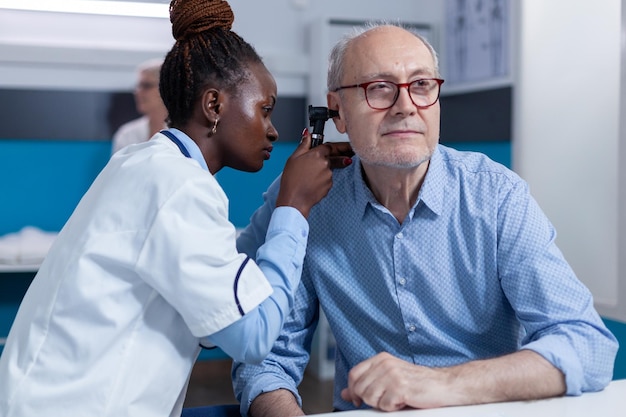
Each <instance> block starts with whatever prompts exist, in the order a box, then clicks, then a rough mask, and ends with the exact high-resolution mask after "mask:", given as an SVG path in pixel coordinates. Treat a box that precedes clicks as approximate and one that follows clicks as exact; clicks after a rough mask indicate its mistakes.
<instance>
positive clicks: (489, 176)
mask: <svg viewBox="0 0 626 417" xmlns="http://www.w3.org/2000/svg"><path fill="white" fill-rule="evenodd" d="M278 185H279V183H278V181H277V182H275V183H274V184H273V185H272V186H271V187H270V189H269V190H268V192H267V193H266V196H265V197H266V203H265V205H264V206H262V207H261V208H260V209H259V210H258V211H257V212H256V213H255V215H254V216H253V219H252V224H251V226H250V227H249V228H248V229H247V230H246V231H245V232H244V233H243V234H242V236H241V237H240V240H239V242H238V246H239V250H240V251H244V252H247V253H248V254H249V255H251V256H253V255H254V252H255V250H256V248H257V247H258V246H259V245H260V244H261V242H262V239H263V236H264V231H265V228H266V226H267V221H268V219H269V215H270V213H271V211H272V209H273V207H274V201H275V199H276V195H277V190H278ZM309 227H310V232H309V241H308V247H307V256H306V258H305V262H304V266H303V276H302V282H301V284H300V286H299V289H298V292H297V294H296V300H295V305H294V309H293V311H292V313H291V315H290V317H289V318H288V320H287V322H286V323H285V326H284V328H283V331H282V335H281V337H280V338H279V340H278V341H277V342H276V344H275V345H274V349H273V353H272V354H271V355H270V356H269V357H268V358H267V359H266V360H265V361H264V363H263V364H261V365H246V366H244V365H241V364H235V372H234V375H235V380H234V386H235V391H236V395H237V398H239V399H240V401H241V402H242V411H244V412H247V409H248V406H249V403H250V402H251V401H252V400H253V399H254V398H255V397H256V396H257V395H258V394H260V393H262V392H267V391H272V390H275V389H277V388H286V389H289V390H291V391H292V392H294V394H296V396H297V388H296V387H297V385H298V384H299V383H300V381H301V379H302V374H303V371H304V368H305V366H306V364H307V362H308V359H309V350H310V344H311V339H312V336H313V332H314V330H315V328H316V325H317V322H318V318H319V306H321V307H322V309H323V310H324V312H325V313H326V316H327V318H328V322H329V324H330V328H331V329H332V332H333V335H334V337H335V339H336V342H337V352H336V358H335V371H336V372H335V393H334V406H335V407H336V408H338V409H341V410H347V409H351V408H354V406H353V405H352V404H350V403H347V402H345V401H343V400H342V399H341V396H340V392H341V389H342V388H345V387H346V386H347V374H348V372H349V370H350V369H351V368H352V367H353V366H355V365H356V364H358V363H359V362H361V361H363V360H365V359H367V358H370V357H371V356H373V355H375V354H377V353H380V352H389V353H391V354H393V355H395V356H397V357H399V358H401V359H404V360H406V361H408V362H411V363H415V364H420V365H425V366H431V367H442V366H451V365H456V364H460V363H464V362H467V361H471V360H476V359H486V358H492V357H494V356H500V355H505V354H508V353H512V352H515V351H517V350H519V349H521V348H524V349H531V350H533V351H535V352H537V353H539V354H540V355H542V356H543V357H544V358H546V359H547V360H548V361H550V362H551V363H552V364H553V365H554V366H555V367H557V368H558V369H560V370H561V371H562V372H563V373H564V374H565V378H566V383H567V394H569V395H578V394H580V393H581V392H584V391H594V390H599V389H602V388H603V387H604V386H605V385H606V384H608V382H609V381H610V380H611V377H612V371H613V362H614V359H615V354H616V351H617V341H616V339H615V337H614V336H613V335H612V334H611V333H610V332H609V331H608V330H607V329H606V327H605V326H604V324H603V323H602V320H601V319H600V317H599V315H598V314H597V312H596V311H595V309H594V307H593V300H592V296H591V294H590V292H589V290H588V289H587V288H586V287H585V286H584V285H583V284H582V283H581V282H580V281H579V280H578V279H577V278H576V276H575V274H574V272H573V271H572V269H571V268H570V266H569V265H568V263H567V262H566V260H565V259H564V257H563V255H562V254H561V252H560V251H559V249H558V248H557V246H556V244H555V238H556V233H555V230H554V228H553V226H552V225H551V224H550V222H549V221H548V219H547V218H546V216H545V215H544V213H543V212H542V211H541V209H540V208H539V206H538V204H537V203H536V202H535V200H534V199H533V198H532V197H531V196H530V194H529V191H528V185H527V183H526V182H524V181H523V180H522V179H521V178H520V177H519V176H518V175H516V174H515V173H514V172H512V171H510V170H509V169H507V168H505V167H504V166H502V165H500V164H497V163H495V162H493V161H491V160H490V159H488V158H487V157H486V156H484V155H482V154H478V153H472V152H458V151H455V150H453V149H450V148H447V147H445V146H441V145H440V146H438V148H437V150H436V151H435V153H434V155H433V157H432V159H431V162H430V166H429V168H428V173H427V175H426V178H425V180H424V183H423V185H422V188H421V190H420V193H419V196H418V199H417V201H416V203H415V205H414V207H413V208H412V209H411V210H410V212H409V214H408V216H407V218H406V219H405V220H404V221H403V222H402V224H400V223H399V222H398V221H397V220H396V219H395V218H394V216H393V215H392V214H391V213H390V212H389V210H387V209H386V208H385V207H384V206H382V205H381V204H380V203H378V202H377V201H376V199H375V198H374V196H373V194H372V193H371V191H370V190H369V188H368V187H367V186H366V184H365V181H364V179H363V176H362V169H361V164H360V161H359V159H358V158H354V163H353V164H352V165H351V166H350V167H348V168H345V169H342V170H337V171H335V173H334V176H333V188H332V189H331V191H330V193H329V194H328V196H327V197H326V198H325V199H324V200H322V201H321V202H320V203H319V204H317V205H316V206H314V207H313V209H312V210H311V212H310V216H309ZM298 398H299V397H298Z"/></svg>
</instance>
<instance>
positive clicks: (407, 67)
mask: <svg viewBox="0 0 626 417" xmlns="http://www.w3.org/2000/svg"><path fill="white" fill-rule="evenodd" d="M406 35H408V36H406ZM393 38H394V37H393V34H390V33H385V34H382V36H381V35H379V34H372V36H367V37H360V38H356V39H354V42H353V43H352V44H351V45H349V47H348V49H347V51H346V56H345V64H344V65H345V73H344V75H346V76H359V77H368V78H371V77H375V76H377V75H381V76H383V75H394V74H395V73H397V72H398V71H399V70H401V71H403V72H405V73H406V72H408V73H410V74H411V75H413V74H414V75H428V76H434V75H435V68H434V66H435V63H434V60H433V56H432V54H431V52H430V50H429V49H428V47H427V46H426V45H425V44H424V42H422V40H421V39H419V38H418V37H416V36H415V35H413V34H411V33H409V32H405V35H401V36H400V37H399V39H397V42H385V41H386V40H388V39H393Z"/></svg>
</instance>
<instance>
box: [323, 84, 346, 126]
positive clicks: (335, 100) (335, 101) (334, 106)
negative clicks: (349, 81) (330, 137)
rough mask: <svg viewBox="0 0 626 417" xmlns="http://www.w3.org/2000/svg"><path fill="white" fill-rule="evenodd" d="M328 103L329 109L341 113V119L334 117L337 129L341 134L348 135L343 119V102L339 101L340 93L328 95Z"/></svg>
mask: <svg viewBox="0 0 626 417" xmlns="http://www.w3.org/2000/svg"><path fill="white" fill-rule="evenodd" d="M326 101H327V102H328V108H329V109H331V110H337V111H338V112H339V117H333V122H334V123H335V127H336V128H337V131H338V132H339V133H346V123H345V122H344V119H343V115H342V113H343V111H342V109H341V100H339V93H336V92H332V93H328V95H327V96H326Z"/></svg>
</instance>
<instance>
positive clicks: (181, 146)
mask: <svg viewBox="0 0 626 417" xmlns="http://www.w3.org/2000/svg"><path fill="white" fill-rule="evenodd" d="M160 133H162V134H164V135H165V136H167V137H168V138H169V139H170V140H171V141H172V142H174V143H175V144H176V146H178V149H180V151H181V152H182V154H183V155H185V156H186V157H187V158H191V155H190V154H189V151H188V150H187V148H185V145H183V143H182V142H181V141H180V140H179V139H178V138H177V137H176V136H174V134H173V133H172V132H170V131H169V130H161V132H160Z"/></svg>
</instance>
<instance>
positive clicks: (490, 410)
mask: <svg viewBox="0 0 626 417" xmlns="http://www.w3.org/2000/svg"><path fill="white" fill-rule="evenodd" d="M625 410H626V379H621V380H618V381H613V382H611V383H610V384H609V386H608V387H606V389H604V391H601V392H593V393H587V394H583V395H581V396H580V397H559V398H549V399H546V400H538V401H516V402H508V403H496V404H483V405H471V406H463V407H446V408H436V409H430V410H404V411H395V412H391V413H383V412H380V411H374V410H355V411H346V412H343V413H339V414H337V413H326V414H316V416H317V417H322V416H325V417H339V416H341V417H374V416H379V417H383V416H384V417H529V416H531V417H589V416H598V417H618V416H619V417H624V416H625V415H626V411H625Z"/></svg>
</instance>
